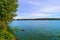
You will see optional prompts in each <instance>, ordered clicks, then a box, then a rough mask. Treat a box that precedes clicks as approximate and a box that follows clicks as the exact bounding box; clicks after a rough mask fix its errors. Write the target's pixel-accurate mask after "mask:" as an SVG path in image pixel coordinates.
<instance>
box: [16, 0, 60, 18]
mask: <svg viewBox="0 0 60 40" xmlns="http://www.w3.org/2000/svg"><path fill="white" fill-rule="evenodd" d="M16 13H17V16H16V17H15V18H60V0H18V10H17V12H16Z"/></svg>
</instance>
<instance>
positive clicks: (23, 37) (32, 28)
mask: <svg viewBox="0 0 60 40" xmlns="http://www.w3.org/2000/svg"><path fill="white" fill-rule="evenodd" d="M10 25H11V26H12V27H14V26H18V28H19V31H16V32H14V33H15V34H16V36H17V37H18V40H40V36H41V35H40V32H43V33H44V35H46V34H47V33H52V34H54V35H58V33H60V20H14V21H13V22H12V23H11V24H10ZM21 30H24V31H21ZM45 40H46V39H45ZM56 40H57V38H56Z"/></svg>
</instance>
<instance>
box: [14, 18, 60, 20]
mask: <svg viewBox="0 0 60 40" xmlns="http://www.w3.org/2000/svg"><path fill="white" fill-rule="evenodd" d="M14 20H60V18H29V19H26V18H25V19H14Z"/></svg>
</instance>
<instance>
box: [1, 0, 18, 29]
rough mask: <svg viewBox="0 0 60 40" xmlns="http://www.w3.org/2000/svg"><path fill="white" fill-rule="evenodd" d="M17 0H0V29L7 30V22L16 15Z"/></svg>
mask: <svg viewBox="0 0 60 40" xmlns="http://www.w3.org/2000/svg"><path fill="white" fill-rule="evenodd" d="M17 1H18V0H0V30H1V29H2V30H9V28H8V27H9V25H8V23H9V22H11V21H13V17H15V16H16V14H15V13H16V11H17V7H18V4H17Z"/></svg>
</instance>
